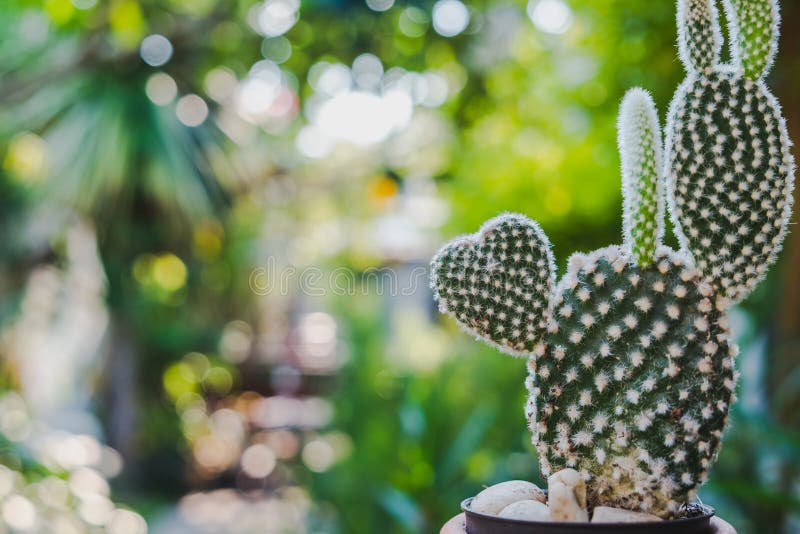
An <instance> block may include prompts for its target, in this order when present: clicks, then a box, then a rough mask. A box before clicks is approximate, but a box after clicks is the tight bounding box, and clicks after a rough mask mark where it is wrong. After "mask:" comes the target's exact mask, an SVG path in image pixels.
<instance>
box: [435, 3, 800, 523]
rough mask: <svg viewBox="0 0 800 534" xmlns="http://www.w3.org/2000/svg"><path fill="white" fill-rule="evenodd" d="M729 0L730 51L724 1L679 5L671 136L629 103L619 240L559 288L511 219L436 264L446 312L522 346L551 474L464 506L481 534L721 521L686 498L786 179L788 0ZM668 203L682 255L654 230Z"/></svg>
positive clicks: (549, 264) (532, 236) (712, 453)
mask: <svg viewBox="0 0 800 534" xmlns="http://www.w3.org/2000/svg"><path fill="white" fill-rule="evenodd" d="M723 4H724V7H725V10H726V17H727V20H728V21H729V38H730V39H729V41H730V48H731V57H732V60H731V63H730V64H722V63H721V62H720V49H721V42H722V38H721V32H720V29H719V22H718V16H717V11H716V7H715V2H714V1H713V0H679V1H678V10H677V11H678V12H677V20H678V36H679V38H678V43H679V51H680V58H681V61H682V62H683V64H684V66H685V67H686V70H687V77H686V79H685V81H684V82H683V83H682V84H681V85H680V87H678V90H677V92H676V93H675V96H674V98H673V100H672V104H671V106H670V111H669V115H668V119H667V124H666V128H665V141H664V142H663V145H662V133H661V128H660V126H659V121H658V116H657V112H656V109H655V105H654V103H653V101H652V99H651V98H650V96H649V95H648V94H647V93H646V92H645V91H644V90H642V89H632V90H631V91H629V92H628V94H627V95H626V96H625V98H624V100H623V102H622V105H621V109H620V114H619V124H618V129H619V135H618V141H619V149H620V155H621V160H622V190H623V198H624V219H623V223H624V224H623V232H624V236H623V244H622V245H612V246H609V247H606V248H602V249H600V250H596V251H594V252H592V253H589V254H575V255H573V256H572V257H571V258H570V260H569V262H568V268H567V272H566V274H565V275H564V276H563V277H562V278H561V280H560V281H558V282H557V281H556V275H555V267H554V261H553V256H552V253H551V250H550V243H549V241H548V239H547V236H546V235H545V234H544V232H543V231H542V229H541V228H540V227H539V225H538V224H537V223H536V222H534V221H532V220H530V219H528V218H527V217H525V216H523V215H517V214H505V215H501V216H499V217H496V218H494V219H492V220H490V221H488V222H487V223H486V224H484V226H483V227H482V228H481V229H480V230H479V231H478V232H477V233H475V234H473V235H468V236H465V237H461V238H459V239H456V240H455V241H452V242H451V243H449V244H448V245H446V246H445V247H443V248H442V249H441V250H440V251H439V253H438V254H437V255H436V256H435V258H434V259H433V261H432V274H431V282H432V287H433V289H434V294H435V298H436V299H437V301H438V304H439V308H440V310H441V311H442V312H444V313H447V314H449V315H451V316H453V317H454V318H455V319H456V321H457V322H458V323H459V324H460V325H461V327H463V328H464V329H465V330H466V331H468V332H470V333H471V334H474V335H475V336H477V337H478V338H480V339H482V340H484V341H486V342H487V343H490V344H492V345H494V346H495V347H497V348H498V349H500V350H501V351H503V352H506V353H509V354H512V355H516V356H520V357H524V358H526V359H527V362H528V369H529V377H528V379H527V384H526V385H527V388H528V391H529V393H530V395H529V401H528V403H527V407H526V410H525V412H526V416H527V419H528V422H529V428H530V430H531V432H532V433H533V442H534V444H535V446H536V449H537V451H538V455H539V461H540V469H541V472H542V474H543V475H544V476H545V477H549V480H548V490H549V491H548V493H549V495H546V494H545V492H544V491H543V490H540V489H539V488H536V487H535V486H533V485H532V484H530V483H526V482H521V481H512V482H508V483H504V484H500V485H498V486H495V487H492V488H488V489H487V490H485V491H484V492H482V493H481V494H479V495H478V496H477V497H475V498H474V499H471V500H468V501H465V503H464V510H465V511H466V513H467V529H468V530H469V531H470V532H471V533H479V532H561V533H564V532H582V531H587V532H588V531H591V532H616V531H623V530H624V531H625V532H638V531H641V532H655V531H658V532H669V531H671V532H705V531H713V530H711V529H712V527H711V526H710V521H709V518H710V517H711V515H712V514H713V511H712V510H710V509H709V508H707V507H702V506H701V505H697V504H694V503H693V500H694V498H695V495H696V492H697V489H698V488H699V487H700V486H701V485H702V484H703V483H704V482H705V480H706V477H707V473H708V471H709V469H710V468H711V466H712V464H713V463H714V461H715V459H716V457H717V454H718V451H719V448H720V445H721V442H722V436H723V433H724V431H725V427H726V424H727V422H728V411H729V409H730V406H731V403H732V402H734V400H735V389H736V382H737V371H736V356H737V351H738V349H737V346H736V344H735V343H734V342H733V339H732V337H731V333H730V330H729V322H728V310H729V308H730V306H731V305H733V304H734V303H736V302H738V301H740V300H742V299H744V298H745V297H746V296H747V295H748V294H749V293H750V292H751V291H752V289H753V288H754V287H755V285H756V284H757V283H758V282H759V281H760V280H761V279H762V278H763V276H764V275H765V273H766V271H767V269H768V267H769V266H770V265H771V264H772V263H773V262H774V261H775V259H776V255H777V253H778V251H779V250H780V248H781V244H782V242H783V239H784V237H785V235H786V232H787V225H788V220H789V216H790V214H791V204H792V196H791V193H792V188H793V181H794V178H793V174H794V163H793V160H792V156H791V154H790V151H789V147H790V141H789V138H788V136H787V133H786V128H785V124H784V119H783V117H782V116H781V112H780V108H779V106H778V103H777V101H776V99H775V97H774V96H772V94H771V93H770V91H769V89H768V88H767V86H766V85H765V83H764V81H763V78H764V75H765V73H766V72H767V71H768V69H769V66H770V64H771V62H772V59H773V57H774V55H775V53H776V49H777V33H778V21H779V16H778V5H777V0H723ZM665 206H668V207H669V214H670V217H671V221H672V224H673V226H674V228H675V232H676V234H677V237H678V241H679V243H680V249H679V250H672V249H670V248H668V247H665V246H663V245H662V242H661V241H662V235H663V231H664V220H663V218H664V217H663V213H664V210H665ZM622 523H626V525H627V526H625V527H624V529H623V527H622ZM604 529H605V530H604ZM615 529H616V530H615ZM621 529H622V530H621Z"/></svg>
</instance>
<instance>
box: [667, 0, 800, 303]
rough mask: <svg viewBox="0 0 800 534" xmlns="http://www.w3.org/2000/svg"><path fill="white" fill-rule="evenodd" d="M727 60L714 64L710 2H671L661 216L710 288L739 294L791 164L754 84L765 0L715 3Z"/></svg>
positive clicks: (772, 248)
mask: <svg viewBox="0 0 800 534" xmlns="http://www.w3.org/2000/svg"><path fill="white" fill-rule="evenodd" d="M723 4H724V7H725V12H726V16H727V19H728V21H729V33H730V39H729V40H730V46H731V57H732V63H731V64H730V65H723V64H721V63H720V59H719V54H720V48H721V43H722V39H721V36H720V30H719V23H718V20H717V12H716V8H715V4H714V1H713V0H679V2H678V35H679V39H678V41H679V50H680V56H681V59H682V61H683V63H684V65H685V67H686V70H687V72H688V75H687V78H686V80H685V81H684V82H683V84H681V86H680V87H679V88H678V90H677V92H676V93H675V96H674V98H673V100H672V104H671V107H670V112H669V118H668V121H667V127H666V136H667V140H666V150H667V157H666V162H665V165H666V169H667V171H666V175H667V193H668V198H669V205H670V215H671V218H672V222H673V224H674V226H675V230H676V233H677V235H678V240H679V241H680V244H681V246H682V247H683V248H685V249H686V250H688V251H689V252H690V253H691V255H692V257H693V259H694V262H695V264H696V265H697V267H698V268H699V269H700V270H701V271H702V272H703V273H704V274H705V275H706V276H708V277H709V279H710V280H711V283H712V284H713V285H714V287H715V288H716V289H717V291H719V292H720V293H721V294H722V295H724V296H725V297H726V298H728V299H730V300H731V301H732V302H736V301H739V300H741V299H743V298H745V297H746V296H747V295H748V294H749V293H750V291H752V289H753V288H754V287H755V285H756V284H757V283H758V282H759V280H761V278H763V276H764V275H765V273H766V271H767V269H768V268H769V266H770V265H771V264H772V263H773V262H774V261H775V259H776V256H777V253H778V252H779V251H780V248H781V245H782V243H783V240H784V237H785V236H786V232H787V227H788V222H789V217H790V215H791V210H792V188H793V182H794V178H793V175H794V162H793V159H792V155H791V153H790V150H789V148H790V146H791V144H790V141H789V138H788V135H787V133H786V126H785V121H784V118H783V117H782V116H781V112H780V107H779V105H778V102H777V100H776V99H775V97H774V96H772V94H771V93H770V91H769V89H768V88H767V86H766V84H765V83H764V80H763V78H764V76H765V74H766V73H767V71H768V69H769V67H770V65H771V63H772V60H773V57H774V55H775V53H776V51H777V39H778V23H779V19H778V4H777V1H775V0H724V1H723Z"/></svg>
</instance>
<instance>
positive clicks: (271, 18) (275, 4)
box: [254, 0, 300, 37]
mask: <svg viewBox="0 0 800 534" xmlns="http://www.w3.org/2000/svg"><path fill="white" fill-rule="evenodd" d="M299 8H300V2H299V0H266V1H265V2H264V3H263V4H261V5H260V6H259V7H257V8H256V12H255V25H254V26H255V29H256V30H257V31H258V32H260V33H261V34H262V35H264V36H266V37H277V36H278V35H283V34H284V33H286V32H287V31H289V29H290V28H291V27H292V26H294V25H295V23H296V22H297V19H298V13H297V12H298V9H299Z"/></svg>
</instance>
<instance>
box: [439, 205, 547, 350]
mask: <svg viewBox="0 0 800 534" xmlns="http://www.w3.org/2000/svg"><path fill="white" fill-rule="evenodd" d="M431 267H432V270H431V285H432V287H433V291H434V293H435V297H436V300H437V301H438V303H439V309H440V310H441V311H442V312H443V313H448V314H450V315H452V316H453V317H455V318H456V320H457V321H458V322H459V324H460V325H461V326H462V327H463V328H464V329H465V330H467V331H468V332H470V333H472V334H475V335H477V336H479V337H483V338H485V339H486V340H487V341H489V342H491V343H492V344H494V345H495V346H496V347H498V348H499V349H500V350H502V351H505V352H508V353H511V354H516V355H527V354H528V353H530V352H532V351H533V350H534V348H535V347H536V345H537V344H540V343H541V341H542V339H543V334H544V332H545V330H546V328H547V323H548V317H549V312H548V305H549V299H550V295H551V293H552V290H553V286H554V285H555V267H554V265H553V256H552V252H551V251H550V242H549V241H548V239H547V236H546V235H545V234H544V232H542V230H541V228H540V227H539V225H538V224H536V223H535V222H534V221H531V220H530V219H528V218H527V217H525V216H523V215H517V214H508V215H501V216H499V217H495V218H494V219H491V220H490V221H488V222H486V224H484V225H483V227H482V228H481V229H480V230H479V231H478V232H477V233H475V234H473V235H468V236H465V237H462V238H460V239H456V240H454V241H451V242H450V243H449V244H447V245H446V246H445V247H444V248H442V249H441V250H440V251H439V253H438V254H437V255H436V257H434V259H433V261H432V262H431Z"/></svg>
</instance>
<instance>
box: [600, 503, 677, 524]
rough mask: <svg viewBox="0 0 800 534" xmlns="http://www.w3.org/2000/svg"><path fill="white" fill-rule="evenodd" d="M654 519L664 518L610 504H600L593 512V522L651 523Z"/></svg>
mask: <svg viewBox="0 0 800 534" xmlns="http://www.w3.org/2000/svg"><path fill="white" fill-rule="evenodd" d="M652 521H662V519H661V518H660V517H656V516H654V515H651V514H645V513H642V512H631V511H630V510H623V509H622V508H612V507H610V506H598V507H596V508H595V509H594V513H593V514H592V523H649V522H652Z"/></svg>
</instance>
